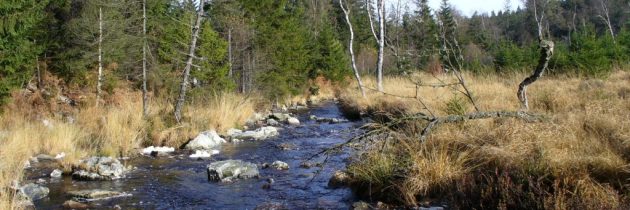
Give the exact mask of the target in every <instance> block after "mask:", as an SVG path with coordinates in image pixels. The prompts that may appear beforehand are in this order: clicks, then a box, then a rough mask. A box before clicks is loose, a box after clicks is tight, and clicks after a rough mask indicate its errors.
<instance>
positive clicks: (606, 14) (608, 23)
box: [599, 0, 617, 43]
mask: <svg viewBox="0 0 630 210" xmlns="http://www.w3.org/2000/svg"><path fill="white" fill-rule="evenodd" d="M599 2H600V4H601V6H602V8H601V9H602V11H601V12H602V13H603V14H602V15H599V18H601V19H602V20H603V21H604V23H606V26H607V27H608V32H610V36H611V37H612V39H613V43H617V41H616V40H615V32H614V31H613V27H612V23H611V21H610V11H609V10H608V6H607V5H606V3H607V2H608V1H607V0H599Z"/></svg>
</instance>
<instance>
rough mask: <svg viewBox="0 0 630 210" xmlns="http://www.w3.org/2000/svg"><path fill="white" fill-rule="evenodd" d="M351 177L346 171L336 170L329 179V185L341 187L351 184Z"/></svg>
mask: <svg viewBox="0 0 630 210" xmlns="http://www.w3.org/2000/svg"><path fill="white" fill-rule="evenodd" d="M350 181H351V178H350V175H349V174H348V173H346V172H344V171H335V173H334V174H333V176H332V177H330V180H328V187H331V188H340V187H345V186H348V184H350Z"/></svg>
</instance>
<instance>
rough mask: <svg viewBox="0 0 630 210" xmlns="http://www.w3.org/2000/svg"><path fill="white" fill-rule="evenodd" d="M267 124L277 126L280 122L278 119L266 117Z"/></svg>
mask: <svg viewBox="0 0 630 210" xmlns="http://www.w3.org/2000/svg"><path fill="white" fill-rule="evenodd" d="M267 125H270V126H278V125H280V123H279V122H278V121H276V120H274V119H267Z"/></svg>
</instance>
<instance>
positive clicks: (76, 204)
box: [63, 200, 90, 209]
mask: <svg viewBox="0 0 630 210" xmlns="http://www.w3.org/2000/svg"><path fill="white" fill-rule="evenodd" d="M63 207H64V208H66V209H88V208H90V205H87V204H85V203H80V202H76V201H73V200H67V201H66V202H63Z"/></svg>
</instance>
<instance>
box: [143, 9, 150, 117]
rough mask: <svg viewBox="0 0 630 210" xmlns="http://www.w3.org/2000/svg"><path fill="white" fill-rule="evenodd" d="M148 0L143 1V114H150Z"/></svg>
mask: <svg viewBox="0 0 630 210" xmlns="http://www.w3.org/2000/svg"><path fill="white" fill-rule="evenodd" d="M147 44H148V43H147V0H143V1H142V114H143V115H144V116H145V117H146V116H147V114H148V112H149V107H148V106H149V105H148V96H147Z"/></svg>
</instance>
